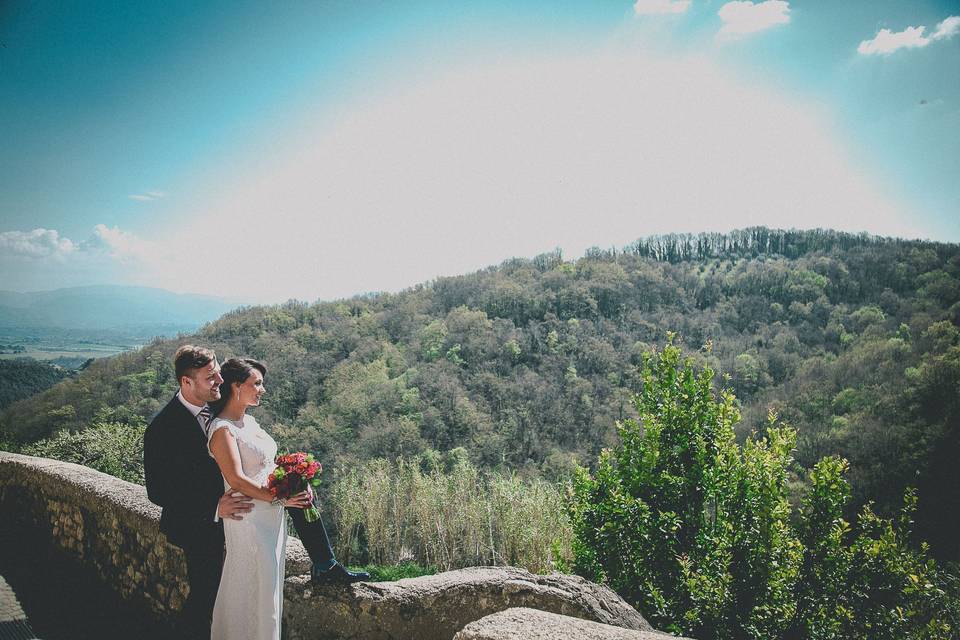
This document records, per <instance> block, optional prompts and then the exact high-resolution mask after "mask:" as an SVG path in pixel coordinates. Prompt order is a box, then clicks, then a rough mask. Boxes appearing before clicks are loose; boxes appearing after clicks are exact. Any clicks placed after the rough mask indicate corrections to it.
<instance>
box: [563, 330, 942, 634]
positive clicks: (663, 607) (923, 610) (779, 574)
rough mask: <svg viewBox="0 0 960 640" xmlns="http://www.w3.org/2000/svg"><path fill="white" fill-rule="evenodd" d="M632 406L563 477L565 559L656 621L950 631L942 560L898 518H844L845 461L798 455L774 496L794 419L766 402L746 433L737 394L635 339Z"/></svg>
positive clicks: (738, 629)
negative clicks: (611, 434)
mask: <svg viewBox="0 0 960 640" xmlns="http://www.w3.org/2000/svg"><path fill="white" fill-rule="evenodd" d="M642 376H643V377H642V380H643V386H642V390H641V392H640V393H639V394H637V395H636V396H635V397H634V401H633V402H634V406H635V408H636V411H637V416H638V417H637V419H635V420H633V419H631V420H625V421H623V422H622V423H619V424H618V430H619V434H620V444H619V446H617V447H615V448H614V449H612V450H605V451H603V452H602V453H601V455H600V457H599V460H598V462H597V467H596V470H595V472H593V473H590V472H589V471H588V470H587V469H583V468H579V469H578V470H577V472H576V474H575V477H574V480H573V482H572V484H571V486H570V489H569V495H568V498H569V502H568V509H569V513H570V517H571V521H572V523H573V529H574V540H573V553H574V563H575V568H576V570H577V571H578V572H580V573H581V574H583V575H585V576H586V577H588V578H591V579H594V580H598V581H603V582H606V583H608V584H609V585H610V586H611V587H612V588H613V589H615V590H616V591H617V592H618V593H620V594H621V595H622V596H623V597H624V598H626V599H627V600H628V601H629V602H631V603H632V604H634V605H635V606H636V607H637V608H638V609H639V610H640V611H641V612H642V613H643V614H644V615H646V616H647V617H648V618H649V619H650V621H651V622H652V623H653V624H654V626H657V627H659V628H662V629H666V630H668V631H671V632H674V633H682V634H684V635H690V636H693V637H696V638H700V639H701V640H710V639H714V638H716V639H727V638H737V639H740V638H756V639H760V638H791V639H792V638H797V639H799V638H817V639H821V638H822V639H828V638H829V639H833V638H837V639H839V638H864V639H866V638H871V639H874V638H888V637H889V638H894V637H897V638H950V637H953V636H952V635H951V634H952V633H953V629H954V628H955V627H954V626H953V625H952V623H951V621H950V620H949V619H947V617H946V616H944V615H943V614H944V612H945V611H947V601H946V597H945V594H944V590H943V588H942V584H943V576H942V574H941V573H940V572H939V571H938V569H937V567H936V566H935V565H934V563H933V561H932V560H929V559H927V549H926V547H925V546H921V547H920V548H919V549H914V548H912V547H911V546H910V545H909V544H908V537H909V535H910V530H909V525H910V514H911V513H912V511H911V510H912V509H913V507H914V505H915V502H916V500H915V497H913V494H912V493H908V495H907V506H906V508H905V509H904V511H903V515H902V516H901V518H900V520H899V521H898V522H894V521H891V520H885V519H882V518H879V517H877V516H876V515H874V514H873V513H872V512H871V511H870V510H869V508H867V509H865V510H864V512H863V513H862V514H861V515H860V518H859V520H858V522H857V528H856V530H854V528H853V527H851V525H850V524H848V523H847V522H845V521H844V520H843V518H842V513H843V509H844V507H845V505H846V503H847V500H848V498H849V486H848V484H847V483H846V481H845V480H844V479H843V473H844V471H845V470H846V462H845V461H843V460H840V459H839V458H825V459H823V460H821V461H820V463H819V464H818V465H817V466H816V467H815V468H814V469H813V470H812V471H811V473H810V478H809V481H810V484H811V490H810V492H809V493H808V495H807V496H806V497H805V499H804V502H803V503H802V506H801V507H800V510H799V513H793V512H792V510H791V506H790V503H789V501H788V499H787V497H788V488H787V479H788V470H789V468H790V466H791V463H792V458H791V452H792V450H793V448H794V445H795V444H796V433H795V431H794V430H792V429H790V428H788V427H785V426H782V425H779V424H778V423H777V420H776V416H774V415H771V416H770V417H769V419H768V422H767V424H766V425H765V428H764V429H763V432H762V433H761V434H759V435H758V434H754V435H753V436H752V437H750V438H749V439H747V440H746V442H744V443H743V445H742V446H741V445H738V444H737V442H736V440H735V437H734V425H735V424H736V423H737V422H738V421H739V420H740V413H739V411H738V410H737V403H736V399H735V398H734V396H733V395H732V394H731V393H729V392H726V391H719V392H717V391H715V390H714V388H713V372H712V371H711V370H710V369H708V368H707V369H702V370H699V371H698V370H696V369H695V367H694V366H693V364H692V362H691V361H690V360H689V359H682V357H681V351H680V349H679V347H677V346H675V345H674V344H673V340H672V338H671V339H670V340H669V341H668V343H667V345H666V346H665V347H664V349H663V350H662V351H661V352H659V353H654V354H647V355H646V356H645V359H644V366H643V372H642Z"/></svg>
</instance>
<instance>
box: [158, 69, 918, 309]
mask: <svg viewBox="0 0 960 640" xmlns="http://www.w3.org/2000/svg"><path fill="white" fill-rule="evenodd" d="M364 99H365V100H366V101H364V102H355V103H352V104H347V105H343V107H342V110H341V111H339V112H338V113H336V114H334V115H328V116H325V117H323V118H322V119H321V118H320V117H318V116H317V115H314V114H311V115H307V116H305V117H304V119H303V120H300V121H298V120H292V121H291V122H290V125H289V129H288V133H287V134H286V135H278V136H276V137H275V138H274V145H275V146H274V147H272V148H270V149H263V148H258V149H257V151H256V152H254V151H251V152H250V158H258V159H257V160H253V159H249V158H248V159H247V160H246V163H247V164H246V165H245V170H243V171H236V172H232V171H230V170H228V169H226V168H224V167H218V168H217V171H223V173H222V174H216V173H212V174H208V175H200V176H198V179H199V180H200V181H202V182H203V184H204V190H205V193H204V195H203V196H202V197H191V200H192V201H193V202H194V203H195V204H194V205H193V206H192V208H191V209H188V210H184V212H183V215H184V216H185V218H184V219H183V220H178V221H177V223H176V225H175V226H174V228H173V230H172V232H171V236H170V237H169V238H166V239H164V243H165V244H167V245H168V246H184V245H185V244H186V243H189V242H191V239H195V238H208V239H210V243H211V246H213V247H215V248H216V250H217V251H223V252H225V253H224V254H223V255H231V256H232V255H235V254H236V253H237V252H238V251H239V252H243V251H249V257H248V258H246V259H242V260H238V259H234V258H230V264H229V273H230V274H231V277H230V278H211V279H210V287H211V288H210V289H207V290H206V291H205V292H207V293H217V294H221V295H227V296H236V297H240V298H243V299H247V300H253V299H256V300H274V301H276V300H284V299H287V298H289V297H300V298H304V299H315V298H317V297H323V298H332V297H337V296H347V295H352V294H355V293H360V292H363V291H374V290H397V289H401V288H403V287H407V286H411V285H413V284H415V283H418V282H423V281H426V280H430V279H431V278H434V277H436V276H438V275H443V274H456V273H465V272H468V271H471V270H474V269H478V268H482V267H484V266H487V265H490V264H496V263H498V262H499V261H501V260H504V259H506V258H509V257H512V256H533V255H536V254H538V253H541V252H543V251H548V250H551V249H553V248H554V247H560V248H562V249H563V251H564V252H565V254H566V255H569V256H576V255H579V254H581V253H582V252H583V250H584V249H586V248H587V247H589V246H591V245H600V246H611V245H612V244H617V245H623V244H626V243H628V242H630V241H632V240H634V239H636V238H637V237H639V236H641V235H646V234H650V233H662V232H670V231H703V230H707V231H723V230H729V229H733V228H738V227H746V226H752V225H767V226H772V227H787V228H789V227H808V228H809V227H832V228H839V229H844V230H850V231H861V230H867V231H870V232H873V233H882V234H889V235H900V236H914V237H915V236H917V235H922V233H923V231H918V230H917V229H915V228H913V227H912V226H911V225H912V224H913V223H911V222H909V219H908V218H907V217H906V216H904V215H903V211H902V210H901V209H900V208H899V206H898V205H897V204H895V203H894V202H892V201H891V200H890V199H889V198H888V197H886V195H885V194H884V192H883V190H882V188H881V187H880V186H879V185H878V184H875V183H874V182H873V181H872V180H871V179H870V178H869V177H868V175H867V172H866V170H865V169H864V168H863V167H862V166H861V165H860V164H859V163H858V162H857V161H855V160H854V159H853V158H851V157H849V156H848V154H847V152H846V149H845V148H844V146H843V144H841V143H840V142H839V141H838V137H837V136H836V134H835V133H834V132H833V130H832V128H831V126H830V124H829V122H828V121H826V119H825V118H823V117H821V116H820V115H819V114H818V113H817V112H816V111H815V110H814V109H813V108H810V107H808V106H805V105H803V104H799V103H798V102H797V101H796V100H795V99H793V98H787V97H785V96H782V95H780V94H778V93H777V92H775V91H772V90H765V89H762V88H758V87H756V86H753V85H750V84H748V83H745V82H741V81H739V80H738V79H737V78H735V77H732V76H731V75H730V74H729V73H728V72H727V71H726V70H725V69H724V68H722V67H720V66H719V65H718V64H716V63H714V62H712V61H710V60H709V59H706V58H702V57H687V58H682V57H677V58H671V59H658V58H654V57H652V56H650V55H648V54H642V53H636V52H631V53H629V54H624V53H617V52H613V53H607V54H603V55H601V54H596V55H576V56H574V55H570V56H557V57H551V58H545V59H543V60H530V59H525V60H514V61H513V62H512V63H511V62H509V61H503V60H498V61H497V63H496V64H493V63H490V64H484V65H482V66H477V67H456V68H452V69H450V70H448V71H446V72H444V73H438V75H436V76H434V77H432V78H429V79H427V80H425V81H423V82H421V83H419V84H414V85H410V86H407V87H406V88H404V89H403V90H401V91H398V92H396V93H393V94H391V95H386V96H377V97H376V98H375V99H372V97H365V98H364ZM238 162H242V161H238ZM189 266H190V265H180V264H176V263H173V262H171V263H170V264H169V265H168V268H167V270H166V271H165V272H164V277H165V278H167V279H166V280H164V281H162V282H159V283H158V284H159V286H164V287H166V288H171V289H177V288H179V289H183V288H184V285H183V284H182V283H183V282H186V281H189V279H190V278H191V277H193V278H194V279H195V278H196V275H195V274H193V275H192V276H191V272H190V271H189V268H188V267H189ZM220 272H223V270H219V271H217V272H216V273H220ZM178 283H181V284H179V285H178ZM191 289H193V290H197V289H198V287H196V286H193V287H191Z"/></svg>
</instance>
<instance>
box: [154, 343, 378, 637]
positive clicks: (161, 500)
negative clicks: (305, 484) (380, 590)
mask: <svg viewBox="0 0 960 640" xmlns="http://www.w3.org/2000/svg"><path fill="white" fill-rule="evenodd" d="M174 371H175V373H176V376H177V382H178V383H179V385H180V389H179V390H178V391H177V394H176V395H175V396H174V398H173V399H171V400H170V402H169V403H167V405H166V406H165V407H164V408H163V409H162V410H161V411H160V413H158V414H157V416H156V417H155V418H154V419H153V421H152V422H151V423H150V426H149V427H147V431H146V434H145V435H144V443H143V462H144V473H145V476H146V484H147V496H148V497H149V498H150V501H151V502H153V503H155V504H157V505H159V506H160V507H161V508H162V512H161V516H160V530H161V531H162V532H163V533H164V534H165V535H166V537H167V540H168V541H169V542H170V543H171V544H174V545H176V546H178V547H180V548H181V549H182V550H183V554H184V558H185V559H186V563H187V580H188V582H189V585H190V593H189V595H188V597H187V600H186V602H185V603H184V605H183V610H182V625H183V629H182V633H183V635H184V636H185V637H189V638H214V639H215V640H217V639H221V638H222V639H229V640H240V639H242V638H250V639H251V640H271V639H273V640H279V638H280V618H281V612H282V608H283V577H284V558H285V553H284V551H285V546H286V523H285V519H284V516H283V513H284V510H285V509H286V511H287V513H289V514H290V516H291V519H292V520H293V524H294V527H295V528H296V530H297V533H298V535H299V536H300V540H301V541H302V542H303V545H304V547H305V548H306V549H307V552H308V553H309V554H310V559H311V560H312V561H313V566H312V569H311V579H312V581H313V582H314V583H315V584H348V583H351V582H356V581H359V580H365V579H367V578H369V575H367V574H365V573H355V572H351V571H348V570H347V569H346V568H345V567H344V566H343V565H341V564H340V563H338V562H337V561H336V559H335V557H334V554H333V549H332V548H331V546H330V540H329V538H328V536H327V532H326V529H325V528H324V526H323V521H322V520H317V521H315V522H312V523H308V522H307V521H306V518H305V517H304V515H303V509H304V508H306V507H308V506H310V504H311V496H310V495H308V493H307V492H304V493H301V494H298V495H296V496H292V497H291V498H289V499H287V500H286V501H277V500H273V499H272V496H271V494H270V492H269V491H268V490H267V489H266V483H267V476H268V475H269V474H270V472H271V471H273V469H274V467H275V464H274V458H275V457H276V454H277V445H276V443H275V442H274V441H273V439H272V438H271V437H270V435H269V434H267V433H266V431H264V430H263V429H262V428H261V427H260V425H259V424H257V421H256V420H255V419H254V418H253V416H250V415H248V414H247V408H248V407H255V406H257V405H259V404H260V397H261V396H262V395H263V393H264V391H265V389H264V384H263V378H264V375H266V367H264V365H263V364H261V363H259V362H257V361H256V360H252V359H249V358H231V359H230V360H227V361H225V362H224V363H223V365H222V366H221V365H220V363H219V362H218V361H217V357H216V354H215V353H214V352H213V351H212V350H210V349H206V348H203V347H195V346H192V345H186V346H183V347H180V349H178V350H177V353H176V355H175V356H174ZM224 544H226V554H224ZM211 620H212V623H211Z"/></svg>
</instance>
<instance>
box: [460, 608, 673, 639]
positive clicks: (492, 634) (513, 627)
mask: <svg viewBox="0 0 960 640" xmlns="http://www.w3.org/2000/svg"><path fill="white" fill-rule="evenodd" d="M570 638H576V639H577V640H676V639H677V636H672V635H670V634H667V633H661V632H659V631H638V630H635V629H622V628H620V627H614V626H611V625H609V624H601V623H599V622H592V621H590V620H581V619H579V618H571V617H569V616H563V615H559V614H556V613H549V612H547V611H540V610H538V609H528V608H525V607H517V608H513V609H507V610H505V611H500V612H498V613H494V614H491V615H489V616H486V617H483V618H480V619H479V620H476V621H474V622H471V623H470V624H468V625H467V626H465V627H464V628H463V629H462V630H461V631H460V632H458V633H457V635H455V636H454V637H453V640H568V639H570ZM681 640H682V639H681Z"/></svg>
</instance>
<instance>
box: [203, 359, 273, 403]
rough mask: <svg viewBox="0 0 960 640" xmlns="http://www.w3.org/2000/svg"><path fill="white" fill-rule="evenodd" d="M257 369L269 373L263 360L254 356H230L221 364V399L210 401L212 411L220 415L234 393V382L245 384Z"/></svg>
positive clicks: (263, 373) (262, 372)
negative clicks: (260, 360) (258, 359)
mask: <svg viewBox="0 0 960 640" xmlns="http://www.w3.org/2000/svg"><path fill="white" fill-rule="evenodd" d="M254 369H256V370H257V371H259V372H260V375H262V376H266V375H267V368H266V367H265V366H264V364H263V363H262V362H259V361H257V360H254V359H253V358H230V359H229V360H227V361H226V362H224V363H223V364H221V365H220V377H222V378H223V382H221V383H220V399H219V400H214V401H213V402H211V403H210V411H211V413H212V414H213V415H214V416H218V415H220V412H221V411H223V408H224V407H225V406H227V401H229V400H230V396H231V395H232V394H233V384H234V383H237V384H243V383H244V382H246V381H247V378H249V377H250V374H251V373H253V370H254Z"/></svg>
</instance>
